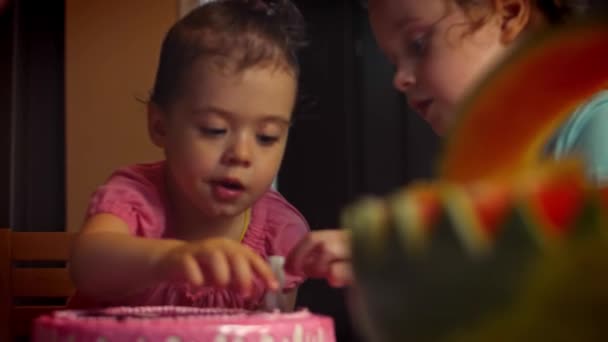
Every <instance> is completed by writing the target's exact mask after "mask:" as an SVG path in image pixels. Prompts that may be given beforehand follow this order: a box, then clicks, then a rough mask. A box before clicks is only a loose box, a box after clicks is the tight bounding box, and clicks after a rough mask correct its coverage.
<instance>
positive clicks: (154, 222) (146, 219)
mask: <svg viewBox="0 0 608 342" xmlns="http://www.w3.org/2000/svg"><path fill="white" fill-rule="evenodd" d="M159 210H162V209H160V200H159V198H158V195H156V191H155V189H154V186H153V185H152V184H151V183H149V182H148V181H147V180H146V179H144V178H140V177H137V175H136V174H134V173H131V172H130V171H125V170H120V171H117V172H115V173H114V174H113V175H112V176H111V177H110V179H109V180H108V181H107V182H106V184H104V185H102V186H101V187H99V188H98V189H97V190H96V191H95V193H94V194H93V196H92V197H91V200H90V201H89V208H88V210H87V215H86V216H87V218H88V217H91V216H93V215H96V214H102V213H103V214H112V215H115V216H117V217H119V218H120V219H122V220H123V221H124V222H125V223H126V224H127V226H128V227H129V230H130V232H131V234H133V235H137V236H143V237H160V236H161V235H162V233H163V230H164V229H163V228H164V227H163V226H164V224H163V222H161V220H159V214H158V213H159Z"/></svg>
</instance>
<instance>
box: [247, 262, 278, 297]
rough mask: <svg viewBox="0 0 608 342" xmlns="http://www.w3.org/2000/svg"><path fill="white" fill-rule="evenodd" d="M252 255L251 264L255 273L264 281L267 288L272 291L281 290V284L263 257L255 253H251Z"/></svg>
mask: <svg viewBox="0 0 608 342" xmlns="http://www.w3.org/2000/svg"><path fill="white" fill-rule="evenodd" d="M251 254H252V255H251V256H250V257H249V263H250V265H251V268H253V271H254V272H255V273H256V274H257V275H258V276H259V277H260V278H261V279H262V281H264V283H265V284H266V286H268V287H269V288H270V289H271V290H275V291H276V290H279V282H278V280H277V279H276V278H275V276H274V273H273V272H272V269H271V268H270V265H268V263H267V262H266V261H264V259H262V257H260V256H259V255H257V254H255V253H251Z"/></svg>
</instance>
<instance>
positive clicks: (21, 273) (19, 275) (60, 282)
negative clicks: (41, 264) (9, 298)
mask: <svg viewBox="0 0 608 342" xmlns="http://www.w3.org/2000/svg"><path fill="white" fill-rule="evenodd" d="M11 282H12V285H13V286H12V293H13V297H69V296H71V295H72V294H74V286H73V285H72V281H71V279H70V275H69V273H68V270H67V269H66V268H13V271H12V280H11Z"/></svg>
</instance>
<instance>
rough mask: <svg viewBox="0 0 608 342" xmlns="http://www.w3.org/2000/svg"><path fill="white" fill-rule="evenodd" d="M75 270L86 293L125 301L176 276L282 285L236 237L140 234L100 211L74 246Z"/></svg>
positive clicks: (223, 283) (244, 287) (222, 283)
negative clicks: (192, 238) (258, 280)
mask: <svg viewBox="0 0 608 342" xmlns="http://www.w3.org/2000/svg"><path fill="white" fill-rule="evenodd" d="M70 272H71V274H72V278H73V280H74V282H75V284H76V287H77V288H78V289H79V290H80V291H82V292H83V293H84V294H86V295H89V296H92V297H95V298H100V299H119V298H122V297H125V296H128V295H132V294H135V293H138V292H140V291H142V290H144V289H146V288H148V287H150V286H151V285H154V284H156V283H159V282H162V281H170V280H178V281H188V282H191V283H193V284H195V285H202V284H205V285H213V286H218V287H227V286H230V285H233V286H235V287H236V288H239V289H240V290H241V292H242V293H243V294H244V295H247V294H248V292H249V290H250V287H251V282H252V277H253V274H254V273H255V274H257V275H259V276H260V277H261V278H262V279H263V280H264V281H265V282H266V284H267V285H268V286H269V287H271V288H276V287H277V284H276V280H275V279H274V276H273V274H272V271H271V270H270V267H269V266H268V265H267V264H266V262H265V261H264V260H263V259H262V258H261V257H260V256H258V255H257V254H255V253H254V252H253V251H251V250H250V249H249V248H247V247H245V246H243V245H241V244H240V243H238V242H236V241H232V240H227V239H223V238H212V239H205V240H201V241H195V242H184V241H179V240H169V239H147V238H140V237H135V236H132V235H131V234H130V233H129V229H128V227H127V225H126V224H125V223H124V222H123V221H122V220H121V219H120V218H118V217H116V216H114V215H111V214H97V215H94V216H92V217H91V218H90V219H89V220H88V221H87V222H86V224H85V226H84V227H83V229H82V232H81V233H80V235H79V237H78V238H77V240H76V243H75V244H74V248H73V251H72V255H71V258H70Z"/></svg>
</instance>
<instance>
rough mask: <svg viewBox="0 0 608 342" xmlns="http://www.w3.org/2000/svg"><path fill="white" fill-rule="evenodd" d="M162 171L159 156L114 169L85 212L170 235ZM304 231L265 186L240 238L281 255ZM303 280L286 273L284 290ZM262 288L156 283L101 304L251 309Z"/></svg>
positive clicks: (141, 231)
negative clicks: (245, 293) (243, 290)
mask: <svg viewBox="0 0 608 342" xmlns="http://www.w3.org/2000/svg"><path fill="white" fill-rule="evenodd" d="M164 174H165V162H164V161H162V162H157V163H153V164H137V165H133V166H130V167H126V168H123V169H119V170H117V171H116V172H114V173H113V174H112V175H111V176H110V178H109V180H108V181H107V182H106V183H105V184H104V185H102V186H101V187H100V188H98V189H97V191H96V192H95V193H94V194H93V197H92V198H91V201H90V204H89V210H88V212H87V217H88V216H92V215H95V214H100V213H109V214H113V215H116V216H118V217H119V218H121V219H122V220H124V221H125V222H126V224H127V225H128V226H129V228H130V230H131V233H132V234H133V235H135V236H140V237H144V238H168V237H171V236H172V231H171V220H170V217H169V216H168V212H167V203H166V200H167V196H166V195H165V194H166V189H165V181H164V180H165V178H164ZM308 231H309V228H308V224H307V222H306V220H305V219H304V217H303V216H302V215H301V214H300V213H299V212H298V210H297V209H295V208H294V207H293V206H292V205H290V204H289V203H288V202H287V200H285V198H283V196H281V195H280V194H279V193H278V192H276V191H273V190H269V191H267V192H266V193H265V194H264V195H263V196H262V197H261V198H260V199H258V200H257V201H256V202H255V203H254V205H253V207H252V210H251V220H250V223H249V226H248V227H247V231H246V232H245V235H244V237H243V240H242V243H243V244H245V245H247V246H249V247H250V248H252V249H253V250H254V251H256V252H257V253H258V254H259V255H260V256H261V257H262V258H264V259H266V257H267V256H269V255H283V256H285V255H287V253H288V252H289V251H290V250H291V249H292V248H293V247H294V245H295V244H296V243H297V242H298V241H299V240H300V239H301V238H302V237H303V236H304V235H305V234H306V233H307V232H308ZM303 281H304V279H303V278H302V277H299V276H294V275H291V274H287V275H286V284H285V285H286V290H291V289H294V288H296V287H297V286H298V285H300V284H301V283H302V282H303ZM264 293H265V288H264V286H263V285H262V284H261V283H260V282H259V281H257V280H256V283H255V284H254V290H253V295H252V296H251V298H249V299H244V298H242V297H241V296H240V295H239V294H238V293H235V292H233V291H230V290H223V289H215V288H198V289H193V288H190V287H189V286H187V285H185V284H175V283H161V284H159V285H157V286H155V287H153V288H150V289H148V290H146V291H145V292H144V293H141V294H139V295H137V296H133V297H131V298H126V299H124V300H123V301H120V302H117V303H103V305H104V306H105V305H188V306H199V307H238V308H246V309H255V308H256V307H258V306H259V305H261V304H262V301H263V297H264ZM76 302H78V300H76ZM98 304H101V303H98Z"/></svg>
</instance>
